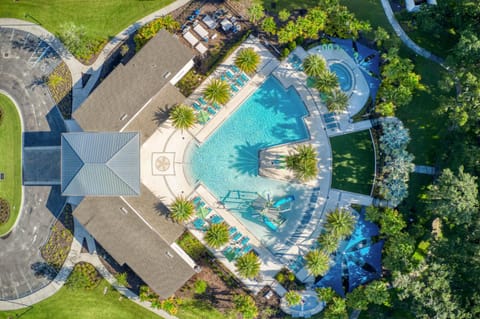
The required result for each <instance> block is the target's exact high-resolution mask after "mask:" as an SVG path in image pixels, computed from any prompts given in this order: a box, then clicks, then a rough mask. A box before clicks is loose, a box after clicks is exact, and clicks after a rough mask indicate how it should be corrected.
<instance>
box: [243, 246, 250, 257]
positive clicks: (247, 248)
mask: <svg viewBox="0 0 480 319" xmlns="http://www.w3.org/2000/svg"><path fill="white" fill-rule="evenodd" d="M251 250H252V246H250V245H247V246H245V247H243V249H242V255H243V254H246V253H248V252H250V251H251Z"/></svg>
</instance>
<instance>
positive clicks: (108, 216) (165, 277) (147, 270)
mask: <svg viewBox="0 0 480 319" xmlns="http://www.w3.org/2000/svg"><path fill="white" fill-rule="evenodd" d="M142 196H143V193H142ZM152 196H153V195H152ZM129 199H130V198H129ZM129 199H128V200H129ZM125 200H126V199H125ZM151 213H152V216H151V217H152V218H153V217H154V216H153V215H154V214H155V211H154V210H152V212H151ZM74 216H75V217H76V218H77V219H78V221H79V222H80V223H82V224H83V225H84V226H85V228H86V229H87V230H88V232H89V233H90V234H92V236H93V237H95V239H96V240H97V241H98V242H99V243H100V245H101V246H102V247H103V248H105V249H106V250H107V251H108V252H109V253H110V255H111V256H112V257H113V258H114V259H115V260H116V261H117V262H118V263H119V264H121V265H123V264H127V265H128V266H129V267H130V268H131V269H132V270H133V271H134V272H135V273H136V274H137V275H138V276H140V278H142V280H143V281H145V283H147V285H148V286H149V287H151V288H152V289H153V290H154V291H155V292H157V293H158V294H159V295H160V297H162V298H168V297H169V296H171V295H172V294H173V293H175V291H177V290H178V289H179V288H180V287H182V286H183V284H184V283H185V282H186V281H187V280H188V279H190V277H191V276H193V275H194V273H195V272H194V269H193V268H192V265H190V264H189V263H187V262H186V261H185V260H184V259H183V258H182V257H181V256H180V255H179V254H178V253H177V252H176V251H175V250H174V249H172V247H171V246H170V244H169V243H167V242H166V241H165V240H164V239H162V237H161V236H160V235H162V234H159V233H158V232H157V230H156V229H157V228H155V229H154V228H153V227H151V226H152V224H151V223H150V221H149V225H147V224H146V223H145V221H144V220H145V219H144V218H143V216H142V218H141V217H140V215H139V212H137V211H133V210H132V209H131V207H130V206H129V205H127V203H126V202H125V201H124V200H122V198H120V197H102V198H98V197H86V198H85V199H84V200H83V201H82V202H81V203H80V205H79V206H78V207H77V208H76V209H75V210H74ZM158 218H159V219H160V222H165V220H163V219H161V218H160V216H158ZM162 220H163V221H162ZM170 223H171V222H170Z"/></svg>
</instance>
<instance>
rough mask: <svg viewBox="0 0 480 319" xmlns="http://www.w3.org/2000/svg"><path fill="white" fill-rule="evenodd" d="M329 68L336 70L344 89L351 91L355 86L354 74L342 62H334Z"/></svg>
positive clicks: (341, 86)
mask: <svg viewBox="0 0 480 319" xmlns="http://www.w3.org/2000/svg"><path fill="white" fill-rule="evenodd" d="M329 68H330V71H332V72H334V73H335V74H336V75H337V78H338V82H339V84H340V88H341V89H342V91H344V92H347V91H350V90H351V89H352V86H353V80H352V75H351V74H350V72H349V71H348V70H347V68H346V67H345V66H344V65H343V64H341V63H332V64H330V66H329Z"/></svg>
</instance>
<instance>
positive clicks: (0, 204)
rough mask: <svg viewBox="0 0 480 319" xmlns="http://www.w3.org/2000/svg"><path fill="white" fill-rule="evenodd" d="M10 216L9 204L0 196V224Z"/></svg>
mask: <svg viewBox="0 0 480 319" xmlns="http://www.w3.org/2000/svg"><path fill="white" fill-rule="evenodd" d="M9 217H10V204H9V203H8V201H7V200H6V199H4V198H0V225H1V224H5V223H6V222H7V221H8V218H9Z"/></svg>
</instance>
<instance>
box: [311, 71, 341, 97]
mask: <svg viewBox="0 0 480 319" xmlns="http://www.w3.org/2000/svg"><path fill="white" fill-rule="evenodd" d="M337 87H338V78H337V75H336V74H335V73H333V72H331V71H329V70H325V72H323V73H322V74H320V76H318V77H317V81H316V83H315V88H316V89H317V90H319V91H320V92H322V93H330V92H332V91H333V90H334V89H335V88H337Z"/></svg>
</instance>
